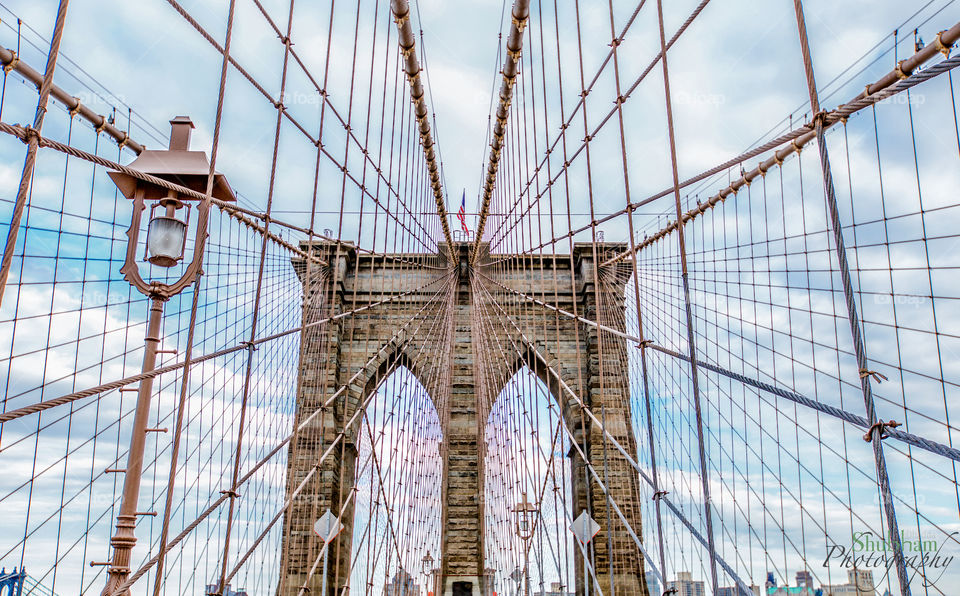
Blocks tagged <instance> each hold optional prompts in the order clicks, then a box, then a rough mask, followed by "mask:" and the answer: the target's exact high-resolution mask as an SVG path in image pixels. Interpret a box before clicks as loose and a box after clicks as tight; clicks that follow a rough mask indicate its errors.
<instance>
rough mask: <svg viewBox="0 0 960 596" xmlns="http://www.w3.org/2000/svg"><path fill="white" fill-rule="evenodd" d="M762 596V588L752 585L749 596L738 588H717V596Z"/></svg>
mask: <svg viewBox="0 0 960 596" xmlns="http://www.w3.org/2000/svg"><path fill="white" fill-rule="evenodd" d="M751 594H752V595H753V596H762V592H761V591H760V586H757V585H752V586H750V591H749V592H747V594H744V593H743V590H741V589H740V588H738V587H737V586H732V587H726V588H717V596H750V595H751Z"/></svg>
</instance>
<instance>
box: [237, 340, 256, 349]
mask: <svg viewBox="0 0 960 596" xmlns="http://www.w3.org/2000/svg"><path fill="white" fill-rule="evenodd" d="M240 345H241V346H243V347H244V348H246V349H248V350H250V351H251V352H256V351H257V344H255V343H253V342H252V341H242V342H240Z"/></svg>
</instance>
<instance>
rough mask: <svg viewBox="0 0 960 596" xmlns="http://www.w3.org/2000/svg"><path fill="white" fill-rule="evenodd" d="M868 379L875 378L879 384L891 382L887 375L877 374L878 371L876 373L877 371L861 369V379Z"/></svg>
mask: <svg viewBox="0 0 960 596" xmlns="http://www.w3.org/2000/svg"><path fill="white" fill-rule="evenodd" d="M867 377H871V378H873V380H874V381H876V382H877V383H882V382H883V381H889V380H890V379H888V378H887V375H885V374H883V373H881V372H877V371H875V370H868V369H866V368H861V369H860V378H861V379H866V378H867Z"/></svg>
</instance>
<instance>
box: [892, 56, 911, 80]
mask: <svg viewBox="0 0 960 596" xmlns="http://www.w3.org/2000/svg"><path fill="white" fill-rule="evenodd" d="M904 62H905V60H901V61H900V62H897V67H896V68H895V69H894V70H895V71H896V73H897V78H898V79H900V80H901V81H902V80H903V79H905V78H907V77H909V76H910V75H909V74H907V73H906V72H904V71H903V63H904Z"/></svg>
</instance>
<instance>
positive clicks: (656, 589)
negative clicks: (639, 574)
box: [643, 571, 662, 594]
mask: <svg viewBox="0 0 960 596" xmlns="http://www.w3.org/2000/svg"><path fill="white" fill-rule="evenodd" d="M643 576H644V577H645V578H646V580H647V592H648V593H650V594H661V593H662V592H661V591H660V582H659V581H657V576H656V575H654V573H653V572H652V571H647V572H645V573H644V574H643Z"/></svg>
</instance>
